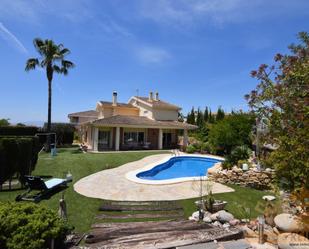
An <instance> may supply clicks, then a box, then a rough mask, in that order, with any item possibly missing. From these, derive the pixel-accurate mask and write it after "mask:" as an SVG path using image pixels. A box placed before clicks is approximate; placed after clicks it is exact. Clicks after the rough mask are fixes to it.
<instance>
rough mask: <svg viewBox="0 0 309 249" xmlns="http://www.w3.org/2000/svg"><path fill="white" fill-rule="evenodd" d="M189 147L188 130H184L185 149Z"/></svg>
mask: <svg viewBox="0 0 309 249" xmlns="http://www.w3.org/2000/svg"><path fill="white" fill-rule="evenodd" d="M187 145H188V130H187V129H185V130H183V147H184V148H186V147H187Z"/></svg>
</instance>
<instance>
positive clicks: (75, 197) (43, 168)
mask: <svg viewBox="0 0 309 249" xmlns="http://www.w3.org/2000/svg"><path fill="white" fill-rule="evenodd" d="M157 153H162V151H161V152H126V153H125V152H122V153H109V154H91V153H87V154H84V153H79V152H78V151H77V149H76V148H66V149H59V150H58V155H57V156H56V157H54V158H52V157H51V156H50V155H49V154H46V153H42V154H41V155H40V157H39V161H38V164H37V166H36V170H35V171H34V172H33V175H52V176H53V177H61V178H62V177H64V175H65V174H66V173H67V172H68V171H70V172H71V173H72V175H73V183H71V184H70V187H69V188H68V189H67V190H66V191H65V199H66V203H67V208H68V220H69V222H70V224H72V225H73V226H74V227H75V230H76V231H77V232H86V231H87V230H89V228H90V225H91V224H93V223H94V222H95V221H98V220H95V216H96V215H97V214H98V213H99V211H98V208H99V206H100V204H101V203H102V200H99V199H94V198H88V197H84V196H82V195H80V194H78V193H76V192H75V191H74V190H73V184H74V183H75V182H76V181H78V180H79V179H81V178H83V177H85V176H88V175H90V174H93V173H95V172H98V171H101V170H104V169H109V168H114V167H117V166H120V165H122V164H125V163H127V162H131V161H136V160H139V159H141V158H143V157H145V156H149V155H153V154H157ZM102 184H103V185H104V183H102ZM104 187H106V188H112V187H113V186H108V185H106V186H104ZM231 187H232V188H234V189H235V192H233V193H225V194H217V195H215V198H216V199H222V200H226V201H228V205H227V210H228V211H230V212H231V213H233V214H234V215H235V216H236V217H238V218H247V217H246V216H247V215H246V214H245V213H244V212H242V211H241V210H242V207H249V208H250V210H251V216H252V217H256V216H257V215H258V214H259V213H260V212H258V211H257V210H255V207H256V205H257V203H258V202H259V201H261V197H262V196H263V195H265V194H266V193H265V192H263V191H258V190H253V189H249V188H242V187H239V186H234V185H233V186H231ZM21 192H23V191H20V190H18V191H4V192H0V201H13V200H14V199H15V197H16V196H17V195H18V194H20V193H21ZM60 197H61V193H58V194H56V195H55V196H53V197H52V198H50V199H49V200H44V201H42V202H40V203H39V204H38V205H45V206H48V207H50V208H52V209H54V210H58V201H59V199H60ZM194 200H196V199H188V200H181V201H179V202H180V204H181V205H182V206H183V208H184V212H185V216H186V217H188V216H190V215H191V214H192V212H194V211H196V208H195V205H194ZM239 205H241V206H239ZM138 220H139V221H141V220H144V219H138ZM148 220H151V219H148ZM113 221H115V222H116V221H120V220H117V219H115V220H113ZM121 221H124V220H121ZM127 221H134V219H128V220H127Z"/></svg>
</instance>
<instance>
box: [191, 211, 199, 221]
mask: <svg viewBox="0 0 309 249" xmlns="http://www.w3.org/2000/svg"><path fill="white" fill-rule="evenodd" d="M192 217H193V218H194V219H197V220H199V217H200V215H199V211H196V212H193V214H192Z"/></svg>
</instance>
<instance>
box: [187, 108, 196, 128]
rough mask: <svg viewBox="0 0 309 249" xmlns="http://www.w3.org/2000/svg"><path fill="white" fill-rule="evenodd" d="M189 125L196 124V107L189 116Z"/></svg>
mask: <svg viewBox="0 0 309 249" xmlns="http://www.w3.org/2000/svg"><path fill="white" fill-rule="evenodd" d="M187 123H188V124H195V110H194V107H192V109H191V112H189V113H188V115H187Z"/></svg>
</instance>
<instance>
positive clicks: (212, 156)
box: [125, 153, 224, 185]
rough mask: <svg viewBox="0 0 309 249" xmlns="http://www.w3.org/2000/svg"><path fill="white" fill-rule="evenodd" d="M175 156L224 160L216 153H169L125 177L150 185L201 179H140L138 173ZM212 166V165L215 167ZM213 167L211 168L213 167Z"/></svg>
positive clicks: (205, 177) (204, 178)
mask: <svg viewBox="0 0 309 249" xmlns="http://www.w3.org/2000/svg"><path fill="white" fill-rule="evenodd" d="M174 157H202V158H210V159H217V160H222V161H224V158H223V157H220V156H214V155H209V154H206V155H201V154H186V153H181V154H179V155H167V156H165V157H164V158H162V159H161V160H159V161H157V162H153V163H150V164H147V165H146V166H145V167H143V168H139V169H136V170H132V171H129V172H127V173H126V174H125V177H126V178H127V179H128V180H130V181H132V182H135V183H140V184H148V185H164V184H173V183H180V182H187V181H194V180H199V179H201V176H194V177H179V178H173V179H167V180H146V179H140V178H138V177H137V174H139V173H141V172H144V171H147V170H151V169H153V168H154V167H156V166H158V165H160V164H162V163H165V162H167V161H168V160H170V159H171V158H174ZM214 166H215V165H214ZM214 166H212V167H214ZM212 167H211V168H212ZM203 180H207V176H203Z"/></svg>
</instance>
